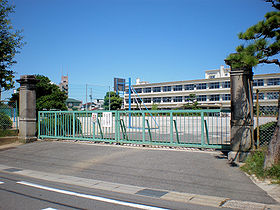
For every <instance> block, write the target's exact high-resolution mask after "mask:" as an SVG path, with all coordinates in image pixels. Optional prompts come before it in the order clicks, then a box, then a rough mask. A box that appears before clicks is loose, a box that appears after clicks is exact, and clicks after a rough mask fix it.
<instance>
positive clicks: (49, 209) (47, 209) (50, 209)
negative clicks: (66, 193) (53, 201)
mask: <svg viewBox="0 0 280 210" xmlns="http://www.w3.org/2000/svg"><path fill="white" fill-rule="evenodd" d="M42 210H57V209H54V208H46V209H42Z"/></svg>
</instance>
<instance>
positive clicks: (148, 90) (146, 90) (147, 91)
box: [143, 88, 152, 93]
mask: <svg viewBox="0 0 280 210" xmlns="http://www.w3.org/2000/svg"><path fill="white" fill-rule="evenodd" d="M150 92H152V88H143V93H150Z"/></svg>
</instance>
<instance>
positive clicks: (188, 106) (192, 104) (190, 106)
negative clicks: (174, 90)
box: [182, 94, 201, 109]
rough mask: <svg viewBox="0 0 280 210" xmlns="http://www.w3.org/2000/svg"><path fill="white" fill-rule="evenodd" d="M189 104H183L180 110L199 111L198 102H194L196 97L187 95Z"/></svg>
mask: <svg viewBox="0 0 280 210" xmlns="http://www.w3.org/2000/svg"><path fill="white" fill-rule="evenodd" d="M188 100H189V102H188V103H186V104H184V105H183V107H182V109H201V108H200V107H199V106H198V105H199V104H198V102H197V100H196V95H195V94H190V95H189V99H188Z"/></svg>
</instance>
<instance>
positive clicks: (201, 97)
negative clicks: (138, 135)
mask: <svg viewBox="0 0 280 210" xmlns="http://www.w3.org/2000/svg"><path fill="white" fill-rule="evenodd" d="M266 97H267V99H269V100H271V99H278V97H279V92H267V93H266ZM207 99H208V100H209V101H220V99H222V100H223V101H230V94H222V95H219V94H215V95H208V96H207V95H197V96H194V97H193V96H174V97H154V98H143V102H144V103H152V102H153V103H162V102H163V103H168V102H192V101H194V100H196V101H198V102H199V101H207ZM254 99H255V100H256V99H257V96H256V94H254ZM259 100H264V93H259ZM126 103H128V99H126ZM132 103H142V101H141V99H139V98H137V99H134V100H132Z"/></svg>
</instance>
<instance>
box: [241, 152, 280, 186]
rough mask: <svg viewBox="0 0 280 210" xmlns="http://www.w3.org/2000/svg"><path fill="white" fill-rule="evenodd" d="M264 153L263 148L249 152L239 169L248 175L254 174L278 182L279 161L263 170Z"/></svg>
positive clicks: (279, 179) (279, 176)
mask: <svg viewBox="0 0 280 210" xmlns="http://www.w3.org/2000/svg"><path fill="white" fill-rule="evenodd" d="M265 154H266V150H265V149H261V150H257V151H253V152H251V154H250V155H249V156H248V158H247V159H246V162H245V165H244V166H242V167H241V169H242V170H243V171H245V172H246V173H248V174H250V175H252V174H255V175H256V176H257V177H258V178H261V179H264V178H271V179H274V180H275V181H276V183H280V162H279V163H277V164H275V165H273V166H272V167H271V168H269V169H267V170H264V169H263V166H264V160H265Z"/></svg>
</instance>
